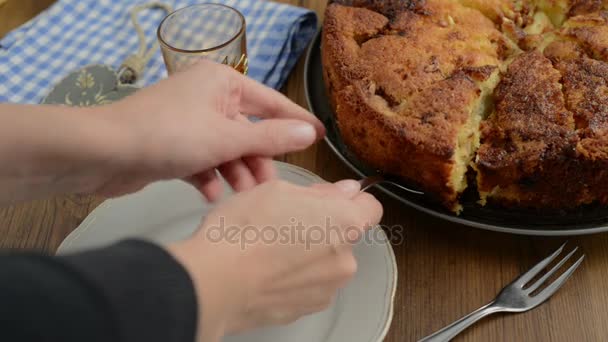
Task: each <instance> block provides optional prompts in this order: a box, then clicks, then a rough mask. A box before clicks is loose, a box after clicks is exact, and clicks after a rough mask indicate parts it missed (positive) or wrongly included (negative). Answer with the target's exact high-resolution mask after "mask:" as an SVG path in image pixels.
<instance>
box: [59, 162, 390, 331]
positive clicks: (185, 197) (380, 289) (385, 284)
mask: <svg viewBox="0 0 608 342" xmlns="http://www.w3.org/2000/svg"><path fill="white" fill-rule="evenodd" d="M277 168H278V170H279V174H280V177H281V178H282V179H285V180H287V181H289V182H292V183H295V184H299V185H310V184H312V183H319V182H323V180H322V179H320V178H319V177H318V176H316V175H314V174H312V173H310V172H308V171H306V170H304V169H301V168H298V167H295V166H293V165H289V164H284V163H278V162H277ZM226 193H227V194H229V190H228V187H226ZM210 208H211V206H210V205H209V204H207V203H205V201H204V199H203V198H202V196H201V195H200V194H199V192H198V191H197V190H195V189H194V188H192V187H191V186H189V185H188V184H186V183H183V182H180V181H170V182H161V183H156V184H152V185H150V186H148V187H147V188H145V189H144V190H142V191H140V192H138V193H135V194H132V195H129V196H125V197H121V198H117V199H112V200H108V201H106V202H104V203H103V204H102V205H100V206H99V207H98V208H97V209H95V210H94V211H93V212H92V213H91V214H90V215H89V216H88V217H87V218H86V219H85V220H84V221H83V223H82V224H81V225H80V226H79V227H78V228H76V230H74V231H73V232H72V233H71V234H70V235H69V236H68V237H67V238H66V239H65V240H64V241H63V242H62V244H61V246H59V250H58V253H60V254H65V253H72V252H76V251H81V250H86V249H90V248H96V247H102V246H105V245H108V244H111V243H114V242H116V241H118V240H121V239H124V238H134V237H135V238H143V239H146V240H148V241H152V242H156V243H168V242H172V241H177V240H180V239H184V238H186V237H188V236H190V235H191V234H192V233H193V232H194V231H195V230H196V228H197V227H198V225H199V223H200V221H201V219H202V217H203V216H204V215H205V213H206V212H207V211H208V210H210ZM372 234H374V237H373V239H372V238H371V236H372ZM387 240H388V239H387V237H386V235H385V234H384V232H382V231H381V230H380V229H378V230H376V231H370V232H369V235H368V238H367V239H363V241H362V243H360V244H359V245H357V246H356V247H355V256H356V258H357V262H358V266H359V267H358V271H357V274H356V275H355V277H354V279H353V281H352V282H351V283H350V284H349V285H348V286H347V287H346V288H345V289H343V290H342V291H340V293H339V294H338V297H337V299H336V301H335V302H334V305H332V306H331V307H330V308H329V309H327V310H326V311H324V312H321V313H318V314H315V315H311V316H308V317H305V318H303V319H301V320H299V321H297V322H295V323H293V324H290V325H288V326H283V327H273V328H267V329H260V330H258V331H255V332H252V333H247V334H243V335H240V336H230V337H227V338H225V339H224V341H227V342H245V341H246V342H274V341H276V342H279V341H290V342H300V341H301V342H316V341H318V342H323V341H328V342H329V341H331V342H337V341H340V342H341V341H344V342H377V341H382V340H383V339H384V337H385V336H386V333H387V331H388V328H389V326H390V323H391V319H392V315H393V299H394V296H395V289H396V285H397V267H396V263H395V256H394V254H393V250H392V248H391V246H390V243H389V242H388V241H387Z"/></svg>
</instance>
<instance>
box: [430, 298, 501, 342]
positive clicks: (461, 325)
mask: <svg viewBox="0 0 608 342" xmlns="http://www.w3.org/2000/svg"><path fill="white" fill-rule="evenodd" d="M500 311H502V308H500V307H499V306H497V305H495V303H494V302H492V303H489V304H487V305H485V306H483V307H481V308H479V309H477V310H475V311H473V312H471V313H470V314H468V315H466V316H464V317H462V318H461V319H459V320H457V321H456V322H454V323H452V324H450V325H448V326H447V327H445V328H443V329H441V330H439V331H437V332H436V333H434V334H432V335H430V336H427V337H425V338H423V339H422V340H420V341H418V342H447V341H450V340H451V339H453V338H454V337H456V335H458V334H460V333H461V332H462V331H464V330H465V329H466V328H468V327H470V326H471V325H473V324H475V323H476V322H477V321H479V320H480V319H482V318H484V317H486V316H488V315H491V314H493V313H497V312H500Z"/></svg>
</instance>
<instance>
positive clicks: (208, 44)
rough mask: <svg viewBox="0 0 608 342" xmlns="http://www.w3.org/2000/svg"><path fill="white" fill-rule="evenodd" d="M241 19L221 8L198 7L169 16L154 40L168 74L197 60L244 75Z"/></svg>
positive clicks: (244, 39) (244, 44)
mask: <svg viewBox="0 0 608 342" xmlns="http://www.w3.org/2000/svg"><path fill="white" fill-rule="evenodd" d="M246 27H247V26H246V23H245V17H244V16H243V14H241V12H239V11H237V10H236V9H234V8H232V7H230V6H226V5H221V4H199V5H192V6H188V7H184V8H182V9H179V10H177V11H175V12H173V13H171V14H169V15H168V16H167V17H166V18H165V19H163V21H162V22H161V23H160V26H159V27H158V33H157V34H158V40H159V42H160V47H161V51H162V54H163V58H164V60H165V66H166V67H167V71H168V72H169V74H172V73H174V72H176V71H179V70H183V69H185V68H188V67H189V66H190V65H192V64H194V63H196V61H198V60H200V59H201V58H207V59H210V60H213V61H215V62H218V63H223V64H226V65H229V66H231V67H233V68H234V69H235V70H237V71H239V72H241V73H243V74H247V71H248V69H249V61H248V59H247V37H246V33H245V31H246Z"/></svg>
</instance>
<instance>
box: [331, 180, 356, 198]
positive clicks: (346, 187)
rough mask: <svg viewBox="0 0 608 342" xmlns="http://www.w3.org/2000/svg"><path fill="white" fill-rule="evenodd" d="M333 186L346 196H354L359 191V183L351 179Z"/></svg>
mask: <svg viewBox="0 0 608 342" xmlns="http://www.w3.org/2000/svg"><path fill="white" fill-rule="evenodd" d="M334 185H335V186H337V187H338V188H340V190H342V191H343V192H344V193H347V194H353V195H355V194H357V193H359V191H361V184H359V182H357V181H356V180H352V179H345V180H341V181H339V182H336V183H334Z"/></svg>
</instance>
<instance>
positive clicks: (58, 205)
mask: <svg viewBox="0 0 608 342" xmlns="http://www.w3.org/2000/svg"><path fill="white" fill-rule="evenodd" d="M0 2H2V0H0ZM51 2H52V1H49V0H8V3H7V4H5V5H4V6H1V7H0V36H2V35H4V34H5V33H6V32H8V31H9V30H10V29H11V28H13V27H15V26H17V25H19V24H20V23H22V22H25V21H26V20H28V19H29V18H31V17H33V16H34V15H36V13H37V12H38V11H40V10H42V9H43V8H45V7H46V6H48V4H49V3H51ZM281 2H285V3H290V4H293V5H299V6H303V7H308V8H311V9H313V10H315V11H317V13H318V14H319V16H320V18H322V17H323V10H324V8H325V3H326V0H283V1H281ZM284 91H285V93H286V94H287V95H288V96H289V97H290V98H292V99H293V100H294V101H296V102H298V103H299V104H301V105H303V106H305V99H304V91H303V61H301V62H300V63H299V65H298V67H297V69H296V70H295V71H294V73H293V75H292V77H291V78H290V80H289V83H288V84H287V86H286V87H285V89H284ZM280 159H281V160H284V161H287V162H289V163H293V164H296V165H300V166H303V167H305V168H307V169H309V170H312V171H313V172H316V173H317V174H319V175H321V176H322V177H323V178H325V179H326V180H328V181H336V180H339V179H343V178H348V177H354V175H353V174H352V173H350V172H349V171H348V170H347V169H346V167H345V166H343V165H342V164H341V163H340V161H339V160H338V159H337V158H336V157H334V156H333V155H332V153H331V151H330V150H329V148H328V147H327V146H325V145H324V143H319V144H318V145H316V146H314V147H312V148H310V149H309V150H307V151H305V152H302V153H295V154H291V155H287V156H284V157H282V158H280ZM379 198H380V199H381V200H382V202H383V203H384V205H385V218H384V221H383V223H384V225H385V226H387V227H389V230H390V229H391V228H390V227H394V228H392V229H395V230H397V229H403V231H404V232H405V233H404V236H405V240H404V242H403V243H400V244H396V245H395V246H394V249H395V253H396V255H397V262H398V266H399V284H398V290H397V296H396V298H395V315H394V319H393V323H392V326H391V329H390V332H389V335H388V337H387V339H386V341H389V342H405V341H416V340H417V339H419V338H421V337H423V336H425V335H427V334H430V333H431V332H433V331H434V330H436V329H439V328H441V327H443V326H445V325H446V324H449V323H450V322H452V321H453V320H454V319H457V318H459V317H460V316H462V315H464V314H466V313H468V312H470V311H471V310H474V309H476V308H478V307H479V306H481V305H483V304H485V303H486V302H488V301H489V300H491V299H492V298H493V297H494V296H495V294H496V293H497V291H498V290H500V289H501V288H502V287H503V286H504V285H505V284H507V283H508V282H510V281H511V280H512V279H513V278H514V277H516V276H517V275H519V274H520V273H522V272H524V271H525V270H527V269H528V268H529V267H531V266H532V265H533V264H534V263H535V262H537V261H538V260H539V259H541V258H543V257H544V256H546V255H548V254H549V252H550V251H552V250H553V249H555V248H557V247H558V246H559V245H560V244H561V243H562V242H564V241H565V238H544V237H525V236H515V235H507V234H499V233H492V232H486V231H482V230H478V229H472V228H467V227H462V226H458V225H455V224H452V223H447V222H444V221H441V220H439V219H435V218H432V217H430V216H428V215H425V214H422V213H419V212H416V211H414V210H412V209H410V208H407V207H405V206H403V205H401V204H399V203H397V202H395V201H394V200H391V199H389V198H387V197H385V196H379ZM100 202H101V199H99V198H92V197H89V196H68V197H60V198H55V199H50V200H46V201H39V202H35V203H27V204H23V205H19V206H15V207H10V208H6V209H4V210H1V211H0V248H2V249H37V250H43V251H46V252H49V253H52V252H54V251H55V249H56V248H57V246H58V245H59V243H60V242H61V241H62V240H63V239H64V238H65V236H66V235H67V234H69V233H70V232H71V231H72V230H73V229H74V228H75V227H76V226H77V225H78V224H79V223H80V222H81V221H82V220H83V219H84V218H85V217H86V216H87V214H88V213H89V212H90V211H91V210H92V209H93V208H94V207H95V206H97V205H98V204H99V203H100ZM399 227H401V228H399ZM568 240H569V241H570V246H574V245H578V246H580V247H581V249H582V251H583V252H584V253H585V254H586V255H587V259H586V260H585V262H584V263H583V265H582V266H581V268H580V269H579V270H578V271H577V272H576V273H575V274H574V276H573V277H572V279H571V280H570V281H568V282H567V283H566V284H565V286H564V287H563V288H562V289H561V290H560V291H559V292H558V293H557V294H556V295H555V296H554V297H553V298H552V299H551V300H549V302H547V303H545V304H544V305H542V306H540V307H539V308H537V309H535V310H533V311H530V312H528V313H524V314H517V315H498V316H495V317H490V318H488V319H485V320H484V321H482V322H480V323H479V324H477V325H476V326H474V327H473V328H472V329H470V330H468V331H466V332H465V333H464V334H462V335H461V336H459V337H458V338H456V339H455V340H456V341H521V342H526V341H604V340H608V324H606V322H607V321H608V305H607V304H608V235H606V234H601V235H594V236H584V237H575V238H569V239H568ZM1 336H2V332H0V340H1V339H2V337H1Z"/></svg>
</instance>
